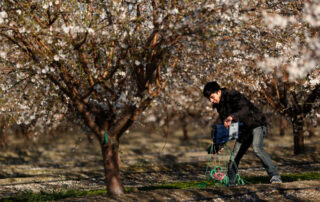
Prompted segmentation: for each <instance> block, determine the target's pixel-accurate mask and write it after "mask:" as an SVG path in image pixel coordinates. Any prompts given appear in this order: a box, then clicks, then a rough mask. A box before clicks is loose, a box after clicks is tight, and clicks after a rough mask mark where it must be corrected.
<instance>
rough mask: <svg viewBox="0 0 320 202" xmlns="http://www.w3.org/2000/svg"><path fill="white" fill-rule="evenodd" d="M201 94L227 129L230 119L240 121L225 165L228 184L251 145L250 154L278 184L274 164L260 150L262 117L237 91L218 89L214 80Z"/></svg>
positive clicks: (262, 133) (278, 179)
mask: <svg viewBox="0 0 320 202" xmlns="http://www.w3.org/2000/svg"><path fill="white" fill-rule="evenodd" d="M203 95H204V96H205V97H206V98H208V99H209V100H210V102H211V103H213V108H215V109H216V110H217V112H218V113H219V116H220V119H221V121H222V122H223V124H224V126H225V127H226V128H228V127H229V126H230V125H231V122H232V121H236V122H238V121H239V122H241V123H243V125H242V126H241V127H240V134H239V137H238V139H237V140H236V143H235V145H234V147H233V151H232V157H233V158H234V162H232V160H230V162H229V165H228V177H229V185H235V179H234V178H235V175H236V172H237V167H238V165H239V162H240V160H241V158H242V157H243V155H244V154H245V153H246V151H247V150H248V148H249V147H250V145H251V144H252V147H253V152H254V154H255V155H256V156H257V157H258V158H259V159H260V160H261V162H262V164H263V166H264V168H265V169H266V171H267V173H268V175H269V176H270V178H271V179H270V182H271V183H282V181H281V177H280V175H279V174H278V170H277V167H276V166H275V164H274V163H273V162H272V160H271V158H270V156H269V155H268V153H267V152H266V151H265V150H264V149H263V140H264V137H265V136H266V134H267V131H266V118H265V116H264V115H263V114H262V113H261V112H260V111H259V110H258V109H257V108H256V107H255V106H254V105H253V104H252V103H251V102H250V101H249V100H248V99H247V98H245V97H244V96H243V95H242V94H241V93H239V92H238V91H235V90H229V89H226V88H220V86H219V84H218V83H217V82H215V81H213V82H209V83H207V84H206V85H205V87H204V89H203Z"/></svg>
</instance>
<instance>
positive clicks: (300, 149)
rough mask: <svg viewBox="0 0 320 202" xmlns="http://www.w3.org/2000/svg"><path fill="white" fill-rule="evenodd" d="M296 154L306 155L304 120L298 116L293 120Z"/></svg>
mask: <svg viewBox="0 0 320 202" xmlns="http://www.w3.org/2000/svg"><path fill="white" fill-rule="evenodd" d="M292 127H293V142H294V154H295V155H297V154H301V153H304V138H303V118H302V116H301V115H298V116H297V117H295V118H294V119H293V120H292Z"/></svg>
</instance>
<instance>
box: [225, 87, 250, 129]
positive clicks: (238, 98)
mask: <svg viewBox="0 0 320 202" xmlns="http://www.w3.org/2000/svg"><path fill="white" fill-rule="evenodd" d="M232 94H233V95H232V100H233V102H234V105H235V106H236V112H234V113H232V114H230V116H228V117H227V118H226V121H229V120H230V119H231V120H230V121H229V122H228V125H229V126H230V125H231V121H232V120H235V121H239V120H240V117H243V116H245V115H246V114H247V113H248V112H249V111H250V108H249V104H248V103H249V101H248V100H247V99H246V98H245V97H244V96H243V95H241V94H240V93H239V92H237V91H232Z"/></svg>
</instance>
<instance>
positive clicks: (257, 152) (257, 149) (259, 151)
mask: <svg viewBox="0 0 320 202" xmlns="http://www.w3.org/2000/svg"><path fill="white" fill-rule="evenodd" d="M252 148H253V153H254V154H255V155H257V156H260V155H262V152H263V147H259V146H255V145H253V147H252Z"/></svg>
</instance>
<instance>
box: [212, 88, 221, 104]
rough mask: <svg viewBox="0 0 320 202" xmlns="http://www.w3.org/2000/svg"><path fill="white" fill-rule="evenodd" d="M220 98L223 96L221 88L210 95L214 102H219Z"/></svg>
mask: <svg viewBox="0 0 320 202" xmlns="http://www.w3.org/2000/svg"><path fill="white" fill-rule="evenodd" d="M220 98H221V90H219V91H218V92H216V93H211V95H210V96H209V100H210V102H211V103H214V104H219V102H220Z"/></svg>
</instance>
